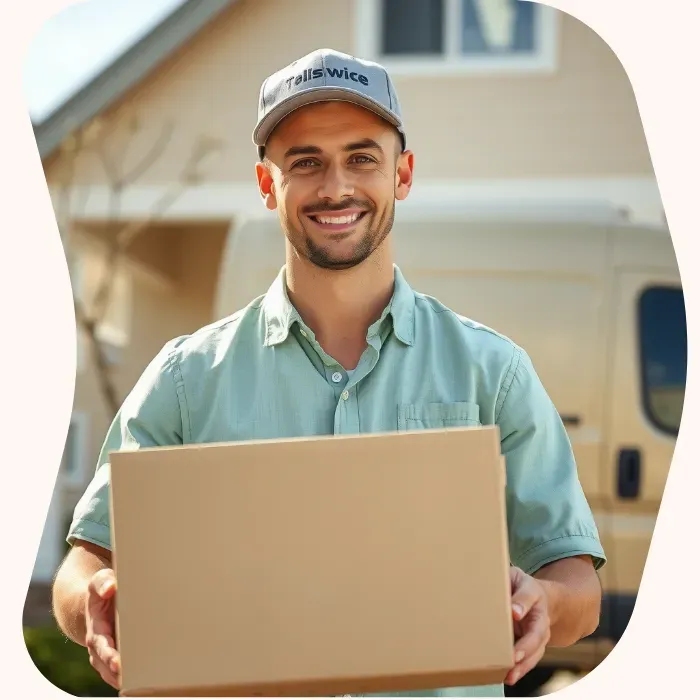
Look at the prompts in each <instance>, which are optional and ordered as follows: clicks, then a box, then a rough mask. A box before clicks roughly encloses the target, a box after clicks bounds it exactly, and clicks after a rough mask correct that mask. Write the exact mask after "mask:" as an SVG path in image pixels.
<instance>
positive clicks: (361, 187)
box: [256, 102, 413, 270]
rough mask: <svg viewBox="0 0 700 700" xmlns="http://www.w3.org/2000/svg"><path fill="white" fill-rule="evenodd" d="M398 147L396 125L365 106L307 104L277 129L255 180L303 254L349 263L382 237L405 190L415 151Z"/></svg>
mask: <svg viewBox="0 0 700 700" xmlns="http://www.w3.org/2000/svg"><path fill="white" fill-rule="evenodd" d="M400 151H401V144H400V140H399V136H398V133H397V132H396V130H395V129H393V127H392V126H391V125H390V124H388V123H387V122H385V121H384V120H382V119H381V118H380V117H378V116H376V115H374V114H373V113H371V112H369V111H368V110H366V109H363V108H361V107H357V106H355V105H352V104H349V103H345V102H326V103H320V104H314V105H309V106H307V107H303V108H301V109H299V110H297V111H296V112H293V113H292V114H291V115H290V116H288V117H287V118H286V119H284V120H283V121H282V123H281V124H280V125H279V126H278V127H277V128H276V129H275V131H274V132H273V134H272V136H271V137H270V139H269V140H268V143H267V146H266V148H265V155H266V159H265V162H264V163H259V164H258V165H257V168H256V170H257V176H258V185H259V187H260V192H261V194H262V196H263V198H264V199H265V203H266V206H267V207H268V208H269V209H277V211H278V213H279V217H280V222H281V224H282V228H283V230H284V233H285V235H286V237H287V239H288V240H289V242H290V244H291V245H292V247H293V248H294V250H295V251H296V253H297V254H298V255H299V256H300V257H302V258H305V259H307V260H309V261H311V262H312V263H313V264H314V265H317V266H318V267H321V268H324V269H330V270H342V269H348V268H350V267H353V266H355V265H358V264H360V263H361V262H363V261H364V260H366V259H367V258H368V257H369V256H370V255H371V254H372V253H373V252H374V251H375V250H376V249H377V248H378V247H379V245H380V244H381V243H382V242H383V241H384V239H385V238H386V237H387V235H388V234H389V233H390V232H391V228H392V225H393V222H394V207H395V200H396V199H404V198H405V197H406V196H407V195H408V192H409V190H410V186H411V179H412V171H413V155H412V154H411V153H410V152H404V153H401V152H400Z"/></svg>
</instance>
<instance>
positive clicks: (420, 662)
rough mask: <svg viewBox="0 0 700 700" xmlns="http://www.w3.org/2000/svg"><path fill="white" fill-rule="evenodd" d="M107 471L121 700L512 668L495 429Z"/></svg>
mask: <svg viewBox="0 0 700 700" xmlns="http://www.w3.org/2000/svg"><path fill="white" fill-rule="evenodd" d="M111 463H112V468H111V469H112V488H111V498H112V507H111V515H112V527H113V546H114V567H115V570H116V575H117V582H118V583H117V586H118V592H117V606H118V619H117V625H118V627H117V635H118V644H119V647H120V651H121V655H122V668H123V676H122V689H123V690H122V694H123V695H150V696H154V695H160V696H183V695H188V696H193V695H195V696H196V695H203V696H209V697H214V696H219V697H220V696H228V697H231V696H236V695H241V696H252V695H265V696H284V695H293V696H299V695H307V696H308V695H325V696H328V695H341V694H351V693H352V694H356V693H371V692H387V691H409V690H426V689H431V688H439V687H454V686H461V685H482V684H490V683H500V682H502V681H503V679H504V678H505V675H506V673H507V669H508V668H509V667H510V666H511V665H512V645H513V637H512V618H511V613H510V605H509V594H510V584H509V576H508V567H509V560H508V551H507V532H506V515H505V493H504V484H505V472H504V464H503V460H502V457H501V455H500V444H499V434H498V429H497V428H495V427H484V428H455V429H449V430H435V431H433V430H429V431H428V430H426V431H418V432H414V433H392V434H383V435H377V434H375V435H362V436H333V437H321V438H300V439H292V440H274V441H256V442H241V443H232V444H227V445H198V446H186V447H172V448H157V449H145V450H139V451H134V452H119V453H113V454H112V456H111Z"/></svg>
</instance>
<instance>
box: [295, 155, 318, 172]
mask: <svg viewBox="0 0 700 700" xmlns="http://www.w3.org/2000/svg"><path fill="white" fill-rule="evenodd" d="M316 164H317V161H316V160H314V159H313V158H303V159H302V160H298V161H296V163H294V164H293V165H292V170H298V169H299V168H301V169H302V170H303V169H308V168H312V167H313V166H314V165H316Z"/></svg>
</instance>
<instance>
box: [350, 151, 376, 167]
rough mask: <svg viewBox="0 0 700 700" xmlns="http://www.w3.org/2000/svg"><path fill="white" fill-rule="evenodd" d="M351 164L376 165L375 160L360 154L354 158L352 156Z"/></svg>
mask: <svg viewBox="0 0 700 700" xmlns="http://www.w3.org/2000/svg"><path fill="white" fill-rule="evenodd" d="M350 162H351V163H354V164H355V165H370V164H372V163H376V161H375V160H374V158H371V157H370V156H366V155H361V154H359V153H358V154H356V155H354V156H351V158H350Z"/></svg>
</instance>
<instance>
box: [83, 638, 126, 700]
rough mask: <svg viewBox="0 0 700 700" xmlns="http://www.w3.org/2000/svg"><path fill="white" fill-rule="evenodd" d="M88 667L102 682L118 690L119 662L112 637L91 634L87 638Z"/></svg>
mask: <svg viewBox="0 0 700 700" xmlns="http://www.w3.org/2000/svg"><path fill="white" fill-rule="evenodd" d="M86 641H87V648H88V653H89V657H90V665H91V666H92V667H93V668H94V669H95V671H97V673H99V674H100V676H101V677H102V680H103V681H105V683H108V684H109V685H111V686H112V687H113V688H115V689H117V690H119V673H120V670H121V661H120V658H119V652H118V651H117V650H116V648H115V646H116V645H115V644H114V640H113V639H112V637H110V636H108V635H104V634H93V635H90V636H89V637H88V638H87V640H86Z"/></svg>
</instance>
